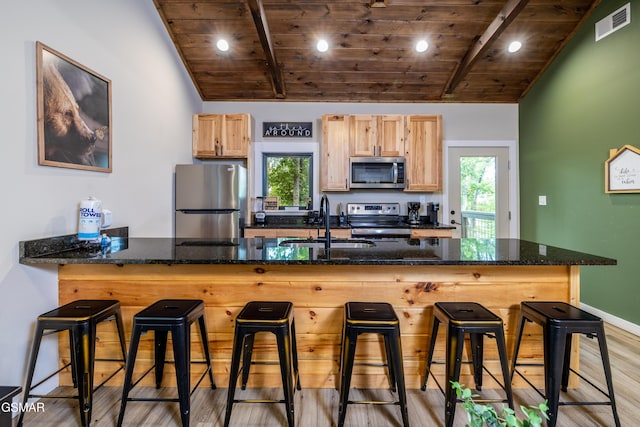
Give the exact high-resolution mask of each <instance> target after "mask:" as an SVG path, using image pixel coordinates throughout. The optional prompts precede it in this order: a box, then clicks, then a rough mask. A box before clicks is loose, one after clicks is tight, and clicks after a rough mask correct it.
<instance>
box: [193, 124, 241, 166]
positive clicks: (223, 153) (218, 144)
mask: <svg viewBox="0 0 640 427" xmlns="http://www.w3.org/2000/svg"><path fill="white" fill-rule="evenodd" d="M250 123H251V117H250V116H249V115H248V114H196V115H195V116H193V148H192V151H193V157H197V158H200V159H212V158H213V159H217V158H235V159H245V158H247V156H248V155H249V147H250V142H251V126H250Z"/></svg>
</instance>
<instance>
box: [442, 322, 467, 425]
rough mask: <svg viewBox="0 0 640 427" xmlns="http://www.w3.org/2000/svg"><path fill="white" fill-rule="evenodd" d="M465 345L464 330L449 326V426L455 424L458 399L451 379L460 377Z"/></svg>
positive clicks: (446, 392) (447, 410) (446, 410)
mask: <svg viewBox="0 0 640 427" xmlns="http://www.w3.org/2000/svg"><path fill="white" fill-rule="evenodd" d="M463 347H464V331H462V330H461V329H459V328H452V327H451V326H449V328H448V331H447V362H446V370H447V384H445V386H444V388H445V413H444V421H445V425H446V426H447V427H452V426H453V418H454V415H455V413H456V401H457V399H458V397H457V396H456V392H455V390H454V389H453V387H451V381H458V380H459V379H460V366H461V364H462V348H463Z"/></svg>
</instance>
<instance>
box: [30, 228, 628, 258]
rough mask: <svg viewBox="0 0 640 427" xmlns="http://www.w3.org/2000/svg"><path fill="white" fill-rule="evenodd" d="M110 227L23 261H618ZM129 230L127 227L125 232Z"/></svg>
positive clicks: (528, 250)
mask: <svg viewBox="0 0 640 427" xmlns="http://www.w3.org/2000/svg"><path fill="white" fill-rule="evenodd" d="M119 230H121V232H116V231H111V232H110V233H109V235H110V236H111V238H112V244H111V248H110V250H108V251H107V252H106V253H103V252H102V251H101V248H100V246H99V245H96V244H87V243H84V242H78V241H77V239H75V236H74V235H69V236H58V237H52V238H46V239H39V240H31V241H22V242H20V263H21V264H26V265H38V264H298V265H322V264H325V265H326V264H335V265H523V266H527V265H615V264H616V260H614V259H611V258H605V257H601V256H596V255H590V254H586V253H581V252H576V251H572V250H567V249H562V248H558V247H553V246H547V245H542V244H539V243H534V242H529V241H525V240H518V239H434V238H427V239H405V238H398V239H382V240H373V243H374V246H372V247H367V248H349V249H339V248H332V249H330V250H329V251H326V250H325V249H324V247H322V248H301V247H282V246H280V245H279V244H280V243H281V242H282V241H283V240H285V239H263V238H255V239H230V240H215V239H189V240H186V239H173V238H131V237H128V230H126V229H119ZM122 230H125V231H122Z"/></svg>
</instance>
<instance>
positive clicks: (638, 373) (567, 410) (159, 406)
mask: <svg viewBox="0 0 640 427" xmlns="http://www.w3.org/2000/svg"><path fill="white" fill-rule="evenodd" d="M606 331H607V344H608V346H609V356H610V358H611V365H612V366H611V367H612V370H613V380H614V388H615V393H616V403H617V406H618V414H619V416H620V421H621V423H622V426H636V425H638V421H637V418H638V408H640V357H638V355H639V354H640V337H638V336H635V335H633V334H630V333H627V332H625V331H623V330H621V329H619V328H616V327H614V326H610V325H606ZM580 341H581V345H580V347H581V351H580V364H581V372H582V373H583V374H585V375H586V376H587V377H589V378H593V379H594V380H595V381H596V382H597V383H598V384H604V383H603V381H602V374H601V372H602V364H601V361H600V357H599V352H598V350H597V345H596V342H595V340H590V339H587V338H582V339H581V340H580ZM302 381H303V386H304V379H302ZM605 388H606V386H605ZM138 390H139V391H140V392H144V393H149V392H150V393H153V392H155V389H154V388H145V389H138ZM226 391H227V390H226V388H223V387H219V388H218V389H217V390H211V389H209V388H199V389H198V390H196V391H195V392H194V394H193V396H192V400H191V402H192V403H191V411H192V412H191V426H192V427H215V426H221V425H222V424H223V420H224V408H225V404H226V394H227V393H226ZM160 392H161V393H165V394H169V393H172V392H175V389H162V390H161V391H160ZM120 393H121V389H120V387H103V388H101V389H100V390H98V391H97V392H96V394H95V396H94V407H93V419H92V422H91V426H93V427H112V426H115V425H116V420H117V418H118V411H119V408H120ZM242 393H244V395H237V398H247V397H252V398H253V397H256V396H260V397H263V398H266V399H269V398H279V396H281V391H280V390H277V389H268V390H246V391H244V392H242ZM492 393H496V392H495V391H491V390H485V391H483V396H490V395H491V394H492ZM407 394H408V411H409V421H410V423H411V425H412V426H443V425H444V421H443V419H444V399H443V396H442V394H441V393H440V392H439V391H438V390H437V389H428V390H427V391H426V392H422V391H420V390H413V389H412V390H408V391H407ZM147 395H148V394H147ZM514 395H515V400H516V401H515V404H516V406H518V405H531V404H537V403H538V402H540V401H541V398H540V396H539V395H538V394H537V393H536V392H535V391H534V390H532V389H516V390H514ZM243 396H244V397H243ZM362 397H364V398H368V399H374V400H376V399H384V400H387V399H388V398H389V397H390V394H389V392H388V391H386V390H352V392H351V399H353V400H356V399H360V398H362ZM338 398H339V396H338V392H337V391H336V390H333V389H304V388H303V390H302V391H300V392H298V393H296V400H295V405H296V409H295V410H296V425H297V426H300V427H314V426H317V427H326V426H334V425H336V421H337V416H338ZM561 399H563V400H568V401H570V400H574V401H577V400H592V401H593V400H599V401H600V400H603V399H604V397H603V396H602V395H601V394H600V393H598V392H597V391H595V390H594V389H593V388H591V387H590V386H589V385H588V384H585V383H582V384H581V386H580V387H579V388H578V389H577V390H570V391H569V393H568V394H561ZM43 402H44V404H45V410H44V412H40V413H27V414H26V415H25V419H24V425H25V426H27V427H29V426H59V427H67V426H69V427H71V426H78V425H79V417H78V409H77V403H76V402H75V401H74V400H69V399H45V400H43ZM458 406H459V405H458ZM455 418H456V422H455V425H456V426H464V425H465V421H466V415H465V413H464V412H463V411H462V409H460V408H458V409H457V412H456V416H455ZM16 420H17V419H16V418H14V425H15V422H16ZM123 425H124V426H154V427H165V426H167V427H168V426H179V425H180V418H179V414H178V410H177V403H147V402H130V403H129V404H128V405H127V411H126V415H125V420H124V424H123ZM231 425H232V426H261V427H262V426H264V427H270V426H283V425H286V418H285V414H284V405H282V404H248V403H244V404H236V405H234V409H233V414H232V418H231ZM346 425H347V426H358V427H360V426H376V427H378V426H379V427H387V426H401V425H402V420H401V417H400V410H399V408H398V407H394V406H378V405H375V406H371V405H349V409H348V411H347V420H346ZM557 425H558V426H559V427H589V426H607V427H608V426H613V425H614V423H613V417H612V415H611V408H610V407H609V406H588V407H581V406H562V407H560V412H559V417H558V424H557Z"/></svg>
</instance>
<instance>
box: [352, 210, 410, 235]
mask: <svg viewBox="0 0 640 427" xmlns="http://www.w3.org/2000/svg"><path fill="white" fill-rule="evenodd" d="M347 222H348V223H349V225H350V226H351V236H352V237H369V238H375V237H410V236H411V228H410V227H409V226H408V225H407V223H406V221H405V220H404V218H403V217H402V216H401V215H400V203H347Z"/></svg>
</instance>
